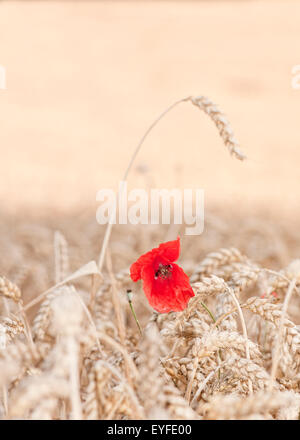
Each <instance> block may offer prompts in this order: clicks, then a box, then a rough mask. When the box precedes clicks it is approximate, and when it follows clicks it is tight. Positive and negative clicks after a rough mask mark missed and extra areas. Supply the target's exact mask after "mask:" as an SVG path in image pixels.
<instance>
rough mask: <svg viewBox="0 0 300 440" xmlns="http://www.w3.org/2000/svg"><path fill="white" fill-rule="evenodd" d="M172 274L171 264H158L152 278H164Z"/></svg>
mask: <svg viewBox="0 0 300 440" xmlns="http://www.w3.org/2000/svg"><path fill="white" fill-rule="evenodd" d="M171 275H172V264H161V263H160V264H159V266H158V269H157V270H156V271H155V276H154V279H155V280H157V278H161V279H162V280H166V279H168V278H170V277H171Z"/></svg>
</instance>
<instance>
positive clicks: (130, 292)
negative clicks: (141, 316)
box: [127, 289, 143, 336]
mask: <svg viewBox="0 0 300 440" xmlns="http://www.w3.org/2000/svg"><path fill="white" fill-rule="evenodd" d="M127 299H128V303H129V307H130V310H131V312H132V314H133V317H134V320H135V322H136V325H137V326H138V329H139V332H140V335H141V336H142V334H143V333H142V329H141V326H140V323H139V320H138V318H137V316H136V313H135V311H134V308H133V305H132V291H131V290H130V289H128V290H127Z"/></svg>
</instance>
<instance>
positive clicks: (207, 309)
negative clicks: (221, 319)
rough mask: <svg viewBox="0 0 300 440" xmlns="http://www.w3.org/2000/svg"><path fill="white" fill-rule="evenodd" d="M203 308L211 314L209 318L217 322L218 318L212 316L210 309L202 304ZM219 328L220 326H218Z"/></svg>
mask: <svg viewBox="0 0 300 440" xmlns="http://www.w3.org/2000/svg"><path fill="white" fill-rule="evenodd" d="M201 306H202V307H204V309H205V310H206V311H207V313H208V314H209V316H210V317H211V319H212V320H213V321H214V322H216V318H215V317H214V315H213V314H212V312H211V311H210V310H209V308H208V307H207V305H206V304H204V302H201ZM217 328H218V326H217Z"/></svg>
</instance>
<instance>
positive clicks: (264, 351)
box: [0, 234, 300, 420]
mask: <svg viewBox="0 0 300 440" xmlns="http://www.w3.org/2000/svg"><path fill="white" fill-rule="evenodd" d="M58 237H59V238H60V242H61V243H63V244H64V246H60V245H59V246H56V248H55V262H56V264H55V268H56V276H55V278H56V280H59V279H61V276H62V275H61V274H64V276H67V275H68V273H64V272H66V270H67V268H68V267H69V263H68V261H67V260H68V255H69V250H68V248H67V247H68V246H67V242H66V240H65V239H64V238H62V237H61V236H58V235H57V234H56V237H55V243H57V239H58ZM60 242H59V243H60ZM61 253H63V254H62V255H61ZM222 268H224V270H225V268H226V270H225V272H226V277H225V278H226V280H225V279H224V278H222V277H220V274H221V273H222ZM109 269H110V276H108V277H107V278H106V280H105V282H102V283H101V284H100V287H98V288H96V290H95V291H94V292H92V291H91V290H90V289H85V288H83V289H82V288H80V289H78V288H76V287H75V285H72V284H71V283H69V284H63V285H61V286H60V287H57V288H54V289H52V290H50V291H49V293H48V294H47V295H45V296H44V298H43V302H42V303H41V304H40V306H39V310H38V311H37V313H36V314H35V317H34V320H33V324H32V326H31V328H30V329H27V330H26V325H25V323H24V322H23V318H22V314H20V313H19V306H18V303H19V302H20V301H21V293H20V289H18V288H17V286H16V285H14V284H13V283H12V282H10V281H9V280H7V279H5V278H1V279H2V281H1V283H2V287H1V290H0V297H1V299H0V300H1V318H0V341H1V349H0V389H1V399H0V414H1V418H2V419H11V418H13V419H15V418H25V419H142V418H150V419H153V418H167V419H180V418H181V419H198V420H201V419H297V418H298V417H299V410H300V389H299V383H300V370H299V365H300V330H299V326H297V325H295V324H294V323H293V322H292V321H291V320H290V319H289V317H288V316H286V317H285V318H284V320H283V321H282V322H281V314H282V307H281V305H282V304H281V299H283V298H284V294H285V289H284V287H282V289H281V293H280V298H279V300H278V298H277V299H276V301H275V302H274V297H273V296H272V295H267V296H265V297H264V298H261V295H262V293H263V292H262V290H261V285H263V286H264V288H267V290H268V286H269V287H270V290H271V289H273V287H272V285H273V284H274V274H270V273H268V272H266V271H264V270H263V269H262V268H259V267H258V266H254V264H253V263H252V262H251V261H250V260H249V259H247V258H246V257H245V256H243V255H242V254H240V253H239V252H238V251H237V250H236V249H221V250H220V251H216V252H214V253H213V254H210V255H208V256H207V257H206V258H205V259H204V260H203V261H202V262H200V264H198V265H197V264H195V272H194V275H193V276H192V279H197V281H196V282H194V284H193V288H194V291H195V297H194V298H192V299H191V300H190V302H189V305H188V307H187V308H186V309H185V310H184V311H183V312H178V313H174V312H171V313H168V314H152V315H151V313H150V314H149V312H148V318H147V313H146V314H145V312H144V315H143V316H142V318H143V321H144V331H143V335H142V336H140V335H139V333H138V332H137V330H136V327H135V326H134V325H133V322H132V319H131V316H130V309H129V307H128V304H127V303H126V295H125V292H126V289H127V287H128V285H129V284H130V281H129V277H128V273H127V272H121V273H119V274H116V275H114V274H113V268H112V266H111V263H110V267H109ZM254 269H255V270H254ZM214 272H216V273H217V274H218V276H215V275H214ZM245 274H247V282H245ZM250 274H252V275H250ZM292 276H293V279H294V278H295V274H294V273H293V275H292ZM249 280H251V282H249ZM262 281H263V282H262ZM75 283H76V282H75ZM287 288H288V287H287ZM231 291H234V292H235V295H236V298H238V302H239V304H240V309H241V310H243V314H244V316H245V322H246V327H247V330H248V332H247V336H246V337H245V334H244V333H243V332H240V331H239V316H238V315H237V307H236V304H235V302H234V301H232V297H231V296H230V292H231ZM91 295H93V297H94V299H93V301H92V303H91ZM91 304H92V306H91ZM203 305H205V307H204V306H203ZM88 307H90V311H88ZM207 310H209V311H210V313H208V312H207ZM246 311H247V314H246ZM213 316H214V317H215V318H214V319H212V317H213ZM147 319H148V324H147V323H146V321H147ZM216 320H217V321H216ZM126 322H127V323H128V322H129V323H130V325H128V324H127V325H125V323H126ZM282 323H283V324H282ZM281 324H282V325H283V327H282V330H281V332H282V340H281V341H280V356H279V361H278V367H277V368H276V376H275V380H274V383H273V386H272V389H271V390H270V388H269V385H270V380H271V378H270V372H271V370H272V363H273V361H274V359H273V356H274V348H275V346H276V342H277V336H278V330H277V329H278V328H279V327H280V325H281ZM29 333H30V335H31V336H32V339H31V338H30V337H29Z"/></svg>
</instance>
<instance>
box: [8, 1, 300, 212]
mask: <svg viewBox="0 0 300 440" xmlns="http://www.w3.org/2000/svg"><path fill="white" fill-rule="evenodd" d="M299 19H300V3H299V1H287V0H283V1H257V2H255V1H232V2H226V1H224V2H221V1H216V2H215V1H207V2H195V1H192V2H189V1H182V2H171V1H166V2H164V1H161V2H143V1H134V2H126V1H122V2H117V1H116V2H115V1H114V2H88V1H82V2H51V1H48V2H46V1H45V2H35V1H33V2H26V1H24V2H13V1H11V2H5V1H4V2H1V3H0V64H1V65H3V66H5V67H6V70H7V90H6V91H2V90H0V121H1V126H0V148H1V156H0V157H1V159H0V160H1V173H0V202H1V211H2V212H3V211H8V212H11V211H16V210H23V209H24V207H25V208H27V209H28V210H32V211H34V210H36V211H39V210H43V209H44V208H47V209H48V208H50V209H52V210H53V209H54V208H57V209H60V210H62V209H63V210H64V209H65V210H68V209H71V208H74V207H77V206H79V205H80V204H83V205H85V206H91V207H93V206H94V205H95V206H96V202H95V196H96V192H97V190H98V189H100V188H102V187H109V186H115V185H116V184H117V182H118V181H119V179H120V177H121V174H122V172H123V170H124V168H125V167H126V165H127V162H128V160H129V158H130V155H131V153H132V152H133V150H134V147H135V145H136V143H137V141H138V140H139V138H140V136H141V135H142V134H143V132H144V130H145V129H146V128H147V126H148V125H149V124H150V123H151V122H152V120H153V119H154V117H156V116H157V115H158V114H159V113H160V112H161V111H162V110H163V109H164V108H165V107H167V106H168V105H169V104H171V103H172V102H173V101H175V100H177V99H179V98H181V97H184V96H186V95H191V94H196V95H197V94H204V95H208V96H209V97H211V99H213V100H215V101H216V103H217V104H218V105H219V106H220V107H221V108H222V109H223V110H224V111H225V113H226V114H227V116H228V118H229V120H230V121H231V124H232V126H233V129H234V132H235V135H236V137H237V138H238V139H239V141H240V143H241V146H242V148H243V149H244V151H245V152H246V154H247V155H248V157H249V158H250V160H249V161H248V162H247V163H239V162H238V161H235V160H234V159H232V158H230V157H229V156H228V154H227V152H226V151H225V149H224V148H223V145H222V143H221V140H220V139H219V137H218V135H217V133H216V130H215V128H214V127H213V124H212V123H211V121H209V120H208V119H207V117H206V116H205V115H202V114H201V113H200V112H199V111H197V109H196V108H194V107H192V106H191V105H189V104H183V105H182V106H181V107H178V108H177V109H176V110H175V111H174V112H173V113H171V114H169V115H168V117H167V118H166V119H165V120H164V121H163V122H162V123H161V125H160V126H158V127H157V129H156V130H155V132H153V134H152V135H151V137H150V138H149V140H148V141H147V143H146V144H145V145H144V149H143V151H142V152H141V154H140V155H139V157H138V160H137V162H136V164H137V165H138V164H141V165H144V164H147V166H148V168H149V175H148V176H145V177H144V176H142V175H139V174H138V173H137V172H136V171H135V172H133V174H132V176H131V179H130V184H131V185H132V186H133V185H139V186H141V185H143V184H145V181H149V180H150V179H152V181H154V183H155V185H156V186H159V187H164V186H166V187H174V186H178V185H182V186H185V187H201V188H204V189H205V191H206V200H207V201H208V202H209V203H215V202H216V203H219V204H224V207H226V206H227V205H226V204H227V202H228V201H230V202H234V203H236V202H241V203H242V204H243V205H245V206H246V207H249V208H250V209H251V210H255V209H256V206H257V207H258V206H267V207H268V206H270V207H271V206H272V207H275V208H276V209H278V210H280V211H283V212H286V213H289V215H290V213H295V212H296V210H297V209H298V207H299V195H300V187H299V176H300V168H299V159H300V132H299V122H300V90H298V91H297V90H293V89H292V87H291V79H292V75H291V69H292V67H293V66H294V65H296V64H300V52H299V47H300V44H299V43H300V26H299Z"/></svg>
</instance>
